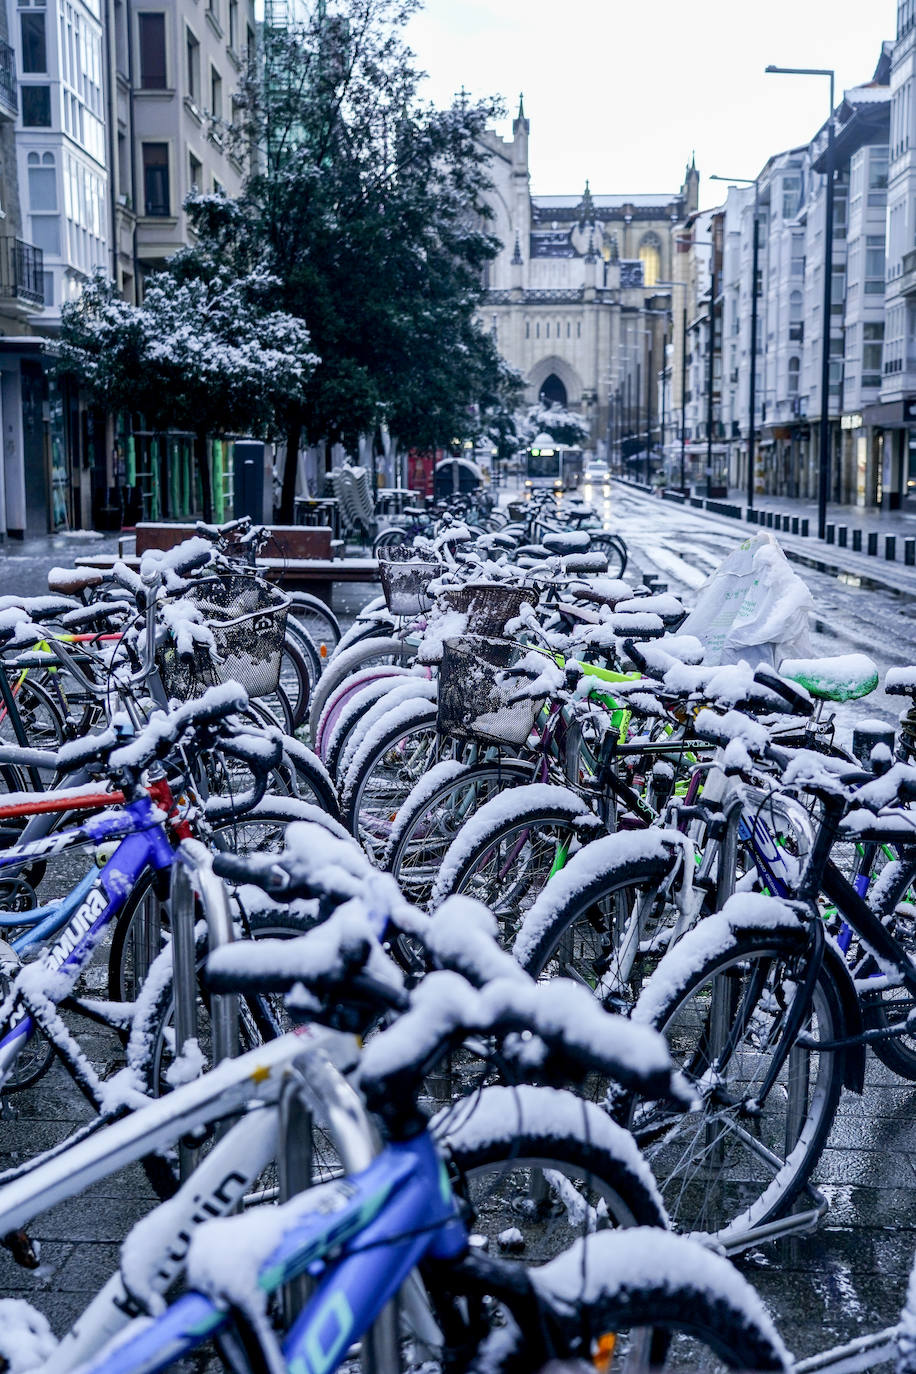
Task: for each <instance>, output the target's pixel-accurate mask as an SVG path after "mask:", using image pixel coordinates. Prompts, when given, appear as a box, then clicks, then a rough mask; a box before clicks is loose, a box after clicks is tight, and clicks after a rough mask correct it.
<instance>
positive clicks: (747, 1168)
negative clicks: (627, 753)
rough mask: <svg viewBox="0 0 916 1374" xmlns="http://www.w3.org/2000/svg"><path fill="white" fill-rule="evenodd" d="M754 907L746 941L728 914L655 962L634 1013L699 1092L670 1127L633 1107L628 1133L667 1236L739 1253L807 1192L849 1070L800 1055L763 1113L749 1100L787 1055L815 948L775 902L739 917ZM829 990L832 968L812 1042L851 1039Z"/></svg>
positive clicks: (792, 1054)
mask: <svg viewBox="0 0 916 1374" xmlns="http://www.w3.org/2000/svg"><path fill="white" fill-rule="evenodd" d="M748 903H752V904H754V909H755V911H756V912H757V913H758V914H759V919H760V925H759V926H756V927H755V928H747V924H749V923H746V926H745V927H742V925H741V924H740V921H739V919H738V918H737V917H734V918H733V917H732V915H731V914H730V911H729V906H728V904H727V905H726V906H725V907H724V908H723V909H722V910H721V911H719V912H716V913H715V914H714V915H713V916H710V917H708V918H707V919H706V920H704V921H703V922H702V923H701V924H700V925H699V926H695V927H694V929H693V930H691V931H688V933H687V934H686V935H685V936H684V938H683V939H682V940H681V941H679V942H678V944H677V946H676V947H675V949H674V950H672V951H671V952H670V954H668V955H667V956H666V958H663V959H662V960H661V962H660V964H659V966H658V968H657V969H656V971H655V973H654V974H653V975H652V977H651V978H650V979H649V981H648V983H647V984H646V986H645V988H644V989H643V992H642V994H641V996H640V998H639V1000H638V1002H637V1004H636V1007H635V1009H634V1011H633V1019H634V1020H635V1021H638V1022H641V1023H643V1024H649V1025H652V1026H654V1027H655V1029H656V1030H660V1031H661V1032H662V1033H663V1034H664V1035H665V1037H666V1039H667V1040H668V1044H669V1048H670V1050H671V1054H672V1058H673V1060H674V1062H675V1063H676V1064H677V1065H678V1066H679V1067H680V1069H681V1071H682V1073H684V1074H685V1075H686V1077H687V1079H688V1081H690V1082H691V1083H694V1084H695V1085H696V1087H697V1103H698V1105H697V1106H695V1107H694V1108H692V1109H691V1110H690V1111H688V1112H686V1113H685V1114H683V1115H678V1118H677V1120H676V1121H675V1120H674V1119H673V1117H672V1119H671V1120H670V1121H669V1120H668V1119H667V1118H668V1116H670V1115H671V1114H670V1113H668V1111H667V1108H665V1107H664V1106H662V1105H660V1104H658V1103H645V1104H642V1103H640V1104H636V1105H635V1106H633V1107H632V1110H631V1113H630V1121H629V1124H630V1128H631V1130H632V1131H633V1133H634V1135H635V1136H636V1139H637V1142H639V1143H641V1144H642V1146H643V1149H644V1153H645V1155H646V1159H647V1161H648V1163H649V1165H650V1167H651V1168H652V1171H653V1173H654V1174H655V1177H656V1179H657V1180H658V1183H659V1187H660V1188H661V1191H662V1196H663V1198H664V1199H665V1205H666V1207H667V1208H668V1212H669V1215H670V1217H671V1221H672V1225H673V1226H674V1227H675V1228H676V1229H678V1230H684V1231H689V1232H691V1233H698V1234H704V1235H707V1236H710V1237H712V1236H714V1237H715V1238H716V1240H717V1241H718V1242H720V1243H724V1242H729V1241H734V1240H736V1239H738V1240H740V1238H741V1237H742V1236H743V1235H746V1234H747V1232H748V1231H749V1230H750V1229H752V1228H753V1227H756V1226H759V1225H761V1224H762V1223H764V1222H765V1221H768V1220H770V1219H772V1218H773V1217H775V1216H778V1215H779V1214H780V1213H781V1212H783V1211H785V1210H786V1209H787V1208H788V1207H789V1206H790V1205H791V1204H792V1202H793V1201H794V1200H795V1198H796V1197H797V1196H798V1194H799V1193H800V1192H801V1190H802V1189H803V1187H804V1186H805V1184H806V1183H807V1181H808V1178H809V1177H810V1175H811V1173H812V1171H813V1170H814V1168H815V1166H816V1164H817V1161H818V1160H819V1158H820V1156H821V1153H822V1151H823V1149H824V1146H825V1145H826V1143H827V1137H828V1135H829V1133H830V1128H831V1126H832V1124H833V1118H834V1115H835V1113H836V1107H837V1103H838V1102H839V1098H840V1093H841V1091H842V1086H843V1080H844V1068H845V1052H844V1051H843V1050H837V1051H831V1052H825V1053H823V1054H820V1053H818V1052H817V1050H816V1049H810V1048H802V1047H800V1046H799V1045H798V1043H797V1042H796V1044H795V1045H794V1046H793V1047H792V1048H791V1050H790V1051H789V1055H788V1058H787V1059H786V1060H785V1061H784V1062H783V1063H782V1065H781V1067H780V1069H779V1073H778V1075H777V1079H776V1083H775V1084H774V1088H773V1090H772V1091H770V1093H769V1094H768V1096H767V1098H766V1101H765V1102H764V1103H763V1104H761V1103H759V1102H755V1099H754V1097H753V1086H754V1084H755V1083H757V1082H758V1081H759V1080H762V1079H763V1077H764V1076H765V1075H766V1073H767V1072H768V1069H769V1055H770V1053H771V1050H772V1046H773V1045H774V1044H776V1045H777V1046H779V1045H780V1038H779V1030H780V1020H781V1018H782V1017H783V1016H784V1014H785V1011H786V1007H787V1005H788V1004H790V1002H791V998H792V996H793V995H795V994H797V993H798V989H799V987H801V986H803V984H804V970H805V967H806V961H807V958H808V954H809V950H810V934H809V930H808V928H807V926H806V925H805V924H804V923H802V922H800V921H799V920H798V918H797V917H796V916H795V915H794V913H793V912H792V911H791V910H790V908H788V907H786V906H784V905H783V904H782V903H780V902H777V901H774V900H773V899H771V898H767V897H742V898H741V899H739V901H738V903H737V905H736V907H734V908H733V910H738V911H740V910H741V909H742V907H743V909H744V910H745V911H748V910H750V907H749V906H748ZM752 919H753V918H752ZM766 921H770V922H771V923H772V924H771V925H770V926H769V928H765V924H764V923H765V922H766ZM834 979H835V975H834V973H833V972H832V969H831V966H830V964H829V962H828V960H827V959H825V960H824V962H823V963H822V965H821V967H820V969H819V971H818V975H817V979H816V982H815V985H814V989H813V994H812V997H811V1001H810V1011H809V1013H808V1014H807V1015H806V1021H805V1023H803V1024H806V1025H807V1026H808V1029H809V1031H810V1032H812V1033H813V1038H814V1039H815V1040H824V1041H833V1040H839V1039H842V1037H843V1030H844V1024H845V1022H844V1016H843V1009H842V1000H841V997H840V993H839V990H838V988H837V986H836V983H835V981H834ZM749 989H753V993H752V992H750V991H749ZM752 998H753V1000H751V999H752ZM739 1008H740V1010H741V1012H742V1016H743V1019H744V1022H745V1025H744V1030H743V1031H739V1033H738V1034H737V1035H735V1036H734V1037H733V1040H732V1043H731V1054H730V1056H729V1060H728V1063H727V1064H722V1063H721V1062H719V1061H718V1059H715V1058H713V1057H712V1051H713V1050H716V1048H717V1047H719V1048H721V1047H722V1046H723V1045H724V1044H725V1042H726V1036H727V1035H728V1034H729V1031H730V1030H731V1029H732V1026H733V1024H734V1023H735V1018H736V1016H737V1014H738V1009H739ZM748 1104H749V1105H748ZM748 1121H749V1122H750V1123H751V1124H750V1125H746V1124H745V1123H746V1122H748ZM755 1132H756V1133H757V1135H756V1136H755V1134H754V1133H755ZM739 1147H740V1149H741V1150H742V1151H743V1154H741V1153H739ZM694 1148H696V1149H697V1150H698V1155H697V1157H696V1158H694V1157H693V1155H692V1153H691V1151H692V1150H693V1149H694Z"/></svg>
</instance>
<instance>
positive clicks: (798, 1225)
mask: <svg viewBox="0 0 916 1374" xmlns="http://www.w3.org/2000/svg"><path fill="white" fill-rule="evenodd" d="M805 1196H806V1197H807V1199H808V1201H809V1202H810V1204H811V1205H810V1207H808V1208H807V1209H806V1210H805V1211H804V1212H792V1213H790V1215H789V1216H787V1217H777V1218H776V1219H775V1220H774V1221H766V1222H764V1223H763V1225H762V1226H752V1227H751V1228H750V1230H749V1231H740V1232H739V1233H738V1234H737V1235H736V1236H734V1237H732V1238H731V1239H730V1240H725V1241H719V1242H717V1248H719V1249H721V1250H723V1251H724V1252H725V1254H726V1255H728V1257H729V1258H731V1257H732V1256H733V1255H740V1254H741V1253H742V1251H744V1250H749V1249H751V1247H752V1246H754V1245H763V1244H764V1243H765V1242H766V1241H771V1240H782V1239H783V1238H784V1237H786V1236H802V1235H806V1234H808V1233H810V1232H812V1231H816V1230H817V1228H818V1226H820V1224H821V1222H822V1221H823V1220H824V1217H825V1216H826V1215H827V1212H828V1210H829V1208H830V1204H829V1203H828V1201H827V1199H826V1198H825V1197H824V1195H823V1193H819V1192H818V1190H817V1189H816V1188H815V1187H814V1186H813V1185H812V1184H810V1183H809V1184H808V1185H807V1186H806V1188H805Z"/></svg>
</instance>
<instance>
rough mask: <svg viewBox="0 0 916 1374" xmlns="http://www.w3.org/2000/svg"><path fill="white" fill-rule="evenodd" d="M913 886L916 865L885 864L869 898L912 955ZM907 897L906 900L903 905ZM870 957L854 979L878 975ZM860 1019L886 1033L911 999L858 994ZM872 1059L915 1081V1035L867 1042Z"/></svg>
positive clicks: (915, 937)
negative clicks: (873, 1055)
mask: <svg viewBox="0 0 916 1374" xmlns="http://www.w3.org/2000/svg"><path fill="white" fill-rule="evenodd" d="M914 886H916V863H913V862H912V861H908V860H906V859H899V860H896V861H895V862H893V863H889V864H888V865H887V866H886V867H885V868H884V870H883V871H882V873H881V876H880V877H879V879H878V881H877V883H876V884H875V887H874V890H873V892H872V895H871V904H872V907H873V909H874V911H875V914H876V915H877V916H878V918H879V919H880V920H881V921H882V922H883V924H884V925H886V926H888V927H890V928H891V929H892V930H893V932H894V934H895V935H896V936H897V938H898V940H900V941H901V943H902V944H904V946H908V947H909V949H910V951H911V953H916V904H914V902H913V899H912V896H913V890H914ZM908 896H909V898H910V900H909V901H907V900H906V899H907V897H908ZM880 973H881V970H880V969H879V968H878V966H877V964H876V963H875V961H874V959H873V958H872V957H871V955H866V957H865V958H864V960H863V961H862V965H861V967H860V968H858V969H857V970H856V977H857V978H860V979H862V980H865V979H867V978H869V977H871V976H872V975H878V974H880ZM861 1003H862V1016H863V1019H864V1021H865V1025H866V1028H867V1029H868V1030H876V1031H888V1030H891V1029H892V1028H893V1027H894V1026H895V1025H899V1024H900V1023H901V1022H907V1021H908V1019H909V1017H910V1014H911V1013H912V1011H913V998H912V997H911V996H910V994H909V993H908V992H907V990H906V988H903V987H896V988H886V989H883V990H882V991H880V992H875V993H869V992H868V991H867V989H866V990H864V991H863V992H862V994H861ZM871 1048H872V1050H873V1051H874V1054H875V1057H876V1058H877V1059H880V1061H881V1063H882V1064H885V1065H886V1066H887V1068H889V1069H890V1070H891V1071H892V1072H893V1073H895V1074H898V1075H899V1077H901V1078H906V1079H909V1080H910V1082H914V1081H916V1034H909V1035H900V1036H895V1037H894V1038H893V1039H888V1040H882V1039H876V1040H873V1041H872V1042H871Z"/></svg>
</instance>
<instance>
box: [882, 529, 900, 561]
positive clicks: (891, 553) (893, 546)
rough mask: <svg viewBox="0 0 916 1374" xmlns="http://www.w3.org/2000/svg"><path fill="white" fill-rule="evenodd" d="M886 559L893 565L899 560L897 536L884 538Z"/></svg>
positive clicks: (887, 535)
mask: <svg viewBox="0 0 916 1374" xmlns="http://www.w3.org/2000/svg"><path fill="white" fill-rule="evenodd" d="M884 558H885V561H886V562H888V563H893V562H895V561H896V558H897V536H896V534H886V535H885V536H884Z"/></svg>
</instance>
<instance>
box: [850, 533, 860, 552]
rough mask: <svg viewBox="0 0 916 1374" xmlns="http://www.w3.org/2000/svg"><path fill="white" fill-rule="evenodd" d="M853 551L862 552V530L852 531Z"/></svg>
mask: <svg viewBox="0 0 916 1374" xmlns="http://www.w3.org/2000/svg"><path fill="white" fill-rule="evenodd" d="M852 551H853V553H861V552H862V531H861V530H853V532H852Z"/></svg>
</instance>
